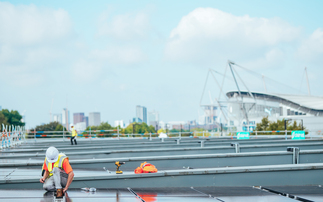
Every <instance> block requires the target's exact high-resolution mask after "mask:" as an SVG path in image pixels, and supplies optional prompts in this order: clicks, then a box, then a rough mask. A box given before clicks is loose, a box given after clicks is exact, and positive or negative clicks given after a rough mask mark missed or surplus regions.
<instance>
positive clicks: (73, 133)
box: [72, 128, 77, 137]
mask: <svg viewBox="0 0 323 202" xmlns="http://www.w3.org/2000/svg"><path fill="white" fill-rule="evenodd" d="M75 136H77V133H76V131H75V129H74V128H73V129H72V137H75Z"/></svg>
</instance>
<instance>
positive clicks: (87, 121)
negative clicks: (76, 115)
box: [83, 116, 89, 128]
mask: <svg viewBox="0 0 323 202" xmlns="http://www.w3.org/2000/svg"><path fill="white" fill-rule="evenodd" d="M83 122H85V125H86V128H87V127H88V126H89V117H88V116H84V117H83Z"/></svg>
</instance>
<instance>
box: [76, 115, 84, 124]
mask: <svg viewBox="0 0 323 202" xmlns="http://www.w3.org/2000/svg"><path fill="white" fill-rule="evenodd" d="M83 119H84V113H74V114H73V123H74V125H75V124H77V123H80V122H83Z"/></svg>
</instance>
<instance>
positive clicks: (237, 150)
mask: <svg viewBox="0 0 323 202" xmlns="http://www.w3.org/2000/svg"><path fill="white" fill-rule="evenodd" d="M231 146H232V147H233V146H234V148H235V150H236V153H240V144H239V143H237V142H234V143H231Z"/></svg>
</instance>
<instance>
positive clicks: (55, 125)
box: [31, 121, 66, 131]
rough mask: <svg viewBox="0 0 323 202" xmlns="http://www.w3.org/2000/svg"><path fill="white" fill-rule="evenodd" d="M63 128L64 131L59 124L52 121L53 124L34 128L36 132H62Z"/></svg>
mask: <svg viewBox="0 0 323 202" xmlns="http://www.w3.org/2000/svg"><path fill="white" fill-rule="evenodd" d="M63 128H64V130H65V131H66V128H65V127H63V126H62V125H61V124H60V123H59V122H56V121H54V122H50V123H48V124H43V125H40V126H36V128H35V129H36V131H63ZM35 129H31V131H33V130H35Z"/></svg>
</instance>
